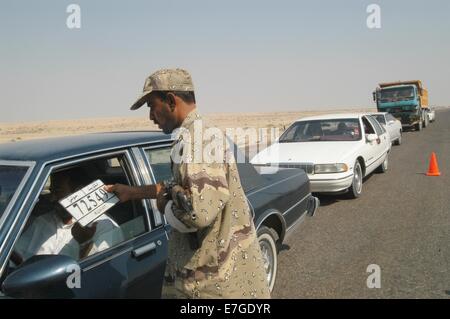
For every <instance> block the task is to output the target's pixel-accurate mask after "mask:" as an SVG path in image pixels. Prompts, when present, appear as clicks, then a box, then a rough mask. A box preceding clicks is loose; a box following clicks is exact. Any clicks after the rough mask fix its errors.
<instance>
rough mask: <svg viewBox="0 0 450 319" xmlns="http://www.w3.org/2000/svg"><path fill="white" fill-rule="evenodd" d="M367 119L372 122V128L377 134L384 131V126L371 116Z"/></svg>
mask: <svg viewBox="0 0 450 319" xmlns="http://www.w3.org/2000/svg"><path fill="white" fill-rule="evenodd" d="M367 119H368V120H369V121H370V123H372V126H373V128H374V129H375V132H376V134H377V135H378V136H380V135H381V134H383V133H384V132H386V131H385V130H384V128H383V127H382V126H381V125H380V123H378V122H377V121H376V120H375V119H374V118H373V117H372V116H368V117H367Z"/></svg>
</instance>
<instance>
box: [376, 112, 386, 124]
mask: <svg viewBox="0 0 450 319" xmlns="http://www.w3.org/2000/svg"><path fill="white" fill-rule="evenodd" d="M374 117H375V118H376V120H377V121H378V122H379V123H381V124H386V119H385V118H384V115H383V114H377V115H374Z"/></svg>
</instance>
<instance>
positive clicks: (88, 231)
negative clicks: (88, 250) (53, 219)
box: [71, 223, 97, 245]
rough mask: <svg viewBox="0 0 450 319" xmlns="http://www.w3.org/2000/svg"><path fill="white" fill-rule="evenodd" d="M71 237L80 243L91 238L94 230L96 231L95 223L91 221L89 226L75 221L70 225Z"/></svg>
mask: <svg viewBox="0 0 450 319" xmlns="http://www.w3.org/2000/svg"><path fill="white" fill-rule="evenodd" d="M71 231H72V236H73V238H74V239H75V240H76V241H77V242H78V243H79V244H80V245H81V244H84V243H86V242H88V241H91V240H92V237H94V235H95V232H96V231H97V223H93V224H92V225H91V226H86V227H83V226H81V225H80V223H76V224H75V225H73V227H72V230H71Z"/></svg>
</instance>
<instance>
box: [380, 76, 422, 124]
mask: <svg viewBox="0 0 450 319" xmlns="http://www.w3.org/2000/svg"><path fill="white" fill-rule="evenodd" d="M373 97H374V100H375V101H376V103H377V110H378V112H388V113H391V114H392V115H393V116H395V117H396V118H397V119H398V120H400V121H401V123H402V126H403V127H404V128H412V127H413V128H415V129H416V130H419V131H420V130H422V128H423V127H426V126H427V125H428V122H429V121H428V117H427V114H426V109H427V108H428V91H427V90H426V89H425V88H423V86H422V83H421V82H420V81H405V82H392V83H381V84H379V87H378V88H377V89H376V91H375V92H374V93H373Z"/></svg>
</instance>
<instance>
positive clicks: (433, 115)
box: [427, 107, 436, 123]
mask: <svg viewBox="0 0 450 319" xmlns="http://www.w3.org/2000/svg"><path fill="white" fill-rule="evenodd" d="M427 115H428V120H429V121H430V123H431V122H434V121H435V120H436V110H435V109H434V108H433V107H430V108H429V109H428V110H427Z"/></svg>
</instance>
